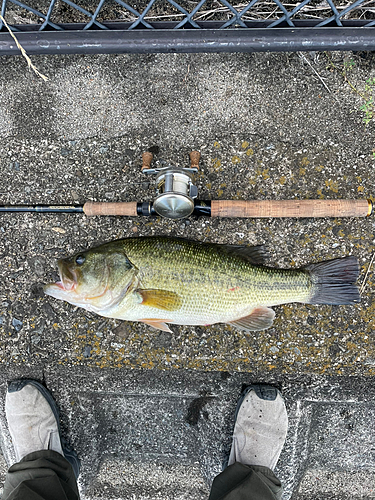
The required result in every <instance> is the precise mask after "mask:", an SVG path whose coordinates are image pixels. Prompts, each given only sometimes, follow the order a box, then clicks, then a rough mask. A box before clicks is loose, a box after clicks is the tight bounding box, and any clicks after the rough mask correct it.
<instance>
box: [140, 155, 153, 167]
mask: <svg viewBox="0 0 375 500" xmlns="http://www.w3.org/2000/svg"><path fill="white" fill-rule="evenodd" d="M153 158H154V155H153V154H152V153H151V152H150V151H146V152H145V153H142V162H143V163H142V168H141V171H142V170H144V169H145V168H151V162H152V159H153Z"/></svg>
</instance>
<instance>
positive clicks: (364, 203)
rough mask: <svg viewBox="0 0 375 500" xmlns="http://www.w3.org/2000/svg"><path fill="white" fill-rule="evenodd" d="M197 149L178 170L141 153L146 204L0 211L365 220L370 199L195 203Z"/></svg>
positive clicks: (19, 207) (6, 209)
mask: <svg viewBox="0 0 375 500" xmlns="http://www.w3.org/2000/svg"><path fill="white" fill-rule="evenodd" d="M200 157H201V154H200V152H199V151H192V152H191V153H190V167H188V168H177V167H175V166H173V165H170V164H167V163H166V162H164V161H160V162H159V166H157V167H151V162H152V160H153V154H152V153H151V152H149V151H147V152H145V153H143V155H142V160H143V164H142V172H143V173H144V174H147V175H156V186H157V191H158V196H157V197H156V198H155V200H154V201H145V202H137V201H130V202H93V201H88V202H86V203H85V204H84V205H4V206H0V212H34V213H35V212H36V213H84V214H85V215H87V216H95V215H116V216H127V217H136V216H158V215H159V216H162V217H166V218H169V219H182V218H186V217H189V216H190V215H195V216H205V217H235V218H285V217H296V218H301V217H304V218H305V217H313V218H316V217H368V216H370V215H372V213H373V202H372V201H371V200H366V199H365V200H321V199H318V200H247V201H245V200H198V199H197V196H198V189H197V187H196V186H195V185H194V174H195V173H197V172H198V171H199V160H200Z"/></svg>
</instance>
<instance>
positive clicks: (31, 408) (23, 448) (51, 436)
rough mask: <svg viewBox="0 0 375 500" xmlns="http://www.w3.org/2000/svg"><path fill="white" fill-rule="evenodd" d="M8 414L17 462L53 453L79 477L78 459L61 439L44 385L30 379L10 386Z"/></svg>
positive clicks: (55, 414)
mask: <svg viewBox="0 0 375 500" xmlns="http://www.w3.org/2000/svg"><path fill="white" fill-rule="evenodd" d="M5 413H6V417H7V421H8V427H9V432H10V435H11V437H12V444H13V448H14V451H15V455H16V460H17V462H19V461H20V460H21V459H22V458H24V457H25V456H26V455H28V454H29V453H33V452H35V451H41V450H53V451H56V452H57V453H60V455H63V456H64V457H65V458H66V459H67V460H68V462H69V463H70V464H71V465H72V467H73V470H74V474H75V476H76V477H78V474H79V468H80V462H79V459H78V457H77V454H76V453H75V451H74V450H71V449H70V448H69V447H68V446H67V445H66V443H65V441H64V440H62V439H61V436H60V419H59V410H58V408H57V405H56V403H55V401H54V399H53V398H52V396H51V394H50V393H49V391H48V390H47V389H46V388H45V387H44V386H43V385H42V384H40V383H39V382H37V381H36V380H29V379H19V380H12V381H11V382H9V384H8V392H7V395H6V399H5Z"/></svg>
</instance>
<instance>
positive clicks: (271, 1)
mask: <svg viewBox="0 0 375 500" xmlns="http://www.w3.org/2000/svg"><path fill="white" fill-rule="evenodd" d="M239 2H240V0H234V2H232V3H230V2H229V1H228V0H200V1H198V2H197V1H191V0H179V2H178V3H177V2H176V1H174V0H151V1H150V2H148V3H147V1H142V0H137V1H136V5H133V4H132V5H129V4H128V3H126V2H125V1H123V0H99V2H98V3H97V4H96V5H93V3H92V2H91V1H90V0H80V1H79V2H73V1H71V0H51V2H49V1H48V0H28V2H27V3H24V2H21V1H19V0H2V6H1V15H2V16H3V17H4V19H5V20H6V22H7V23H8V25H9V26H10V27H11V29H12V31H14V32H19V33H20V34H24V33H29V34H31V33H33V34H34V37H32V36H31V35H30V36H29V37H25V38H24V40H25V43H26V44H27V43H29V44H30V46H29V47H28V49H29V50H31V51H32V52H34V53H37V52H39V53H43V51H44V53H46V51H47V53H51V51H52V52H53V49H50V44H51V40H52V38H51V36H47V35H45V37H44V38H43V37H41V36H40V35H39V37H37V36H36V34H35V33H36V32H45V33H47V32H54V33H58V32H71V37H72V39H71V42H72V43H71V44H69V43H68V45H67V47H72V45H78V44H79V43H80V42H79V40H81V42H82V37H81V38H79V40H78V38H77V40H78V41H77V40H76V38H75V37H76V35H73V34H72V32H78V31H79V32H81V33H82V32H86V33H87V34H88V33H90V35H87V36H88V37H89V38H87V40H89V41H90V42H92V41H93V40H94V41H97V42H98V43H94V45H95V44H96V45H97V50H89V52H90V51H91V52H93V51H94V52H95V51H96V52H163V51H164V52H173V51H174V52H203V51H208V52H212V51H251V50H301V49H304V50H319V48H322V49H323V50H351V49H353V48H356V49H357V50H361V49H362V50H363V49H366V50H374V49H375V45H374V44H375V42H373V40H374V39H375V37H374V32H373V31H372V29H370V28H372V27H374V26H375V0H370V1H369V0H356V1H355V2H352V3H348V2H346V1H345V0H340V1H338V2H337V1H336V2H334V1H333V0H303V1H302V2H300V3H299V2H293V1H290V0H285V1H284V2H282V1H280V0H251V1H250V2H249V3H246V2H245V3H239ZM296 28H297V30H296ZM323 28H324V30H322V29H323ZM334 28H336V29H337V30H338V29H342V31H341V32H340V33H339V32H336V33H335V32H333V31H332V29H334ZM363 28H366V30H363ZM275 29H276V30H277V29H282V30H283V36H284V37H286V39H285V40H283V36H280V35H279V34H278V35H277V36H276V35H275V34H274V35H268V33H270V31H267V30H271V31H272V30H275ZM302 29H303V34H302V33H301V32H300V30H302ZM358 29H362V31H360V32H358V31H356V30H358ZM171 30H173V31H177V30H179V31H184V32H187V31H189V32H190V35H188V34H187V33H185V34H184V35H178V36H176V35H171V34H170V32H171ZM198 30H199V31H206V32H207V33H208V32H209V34H210V36H211V38H210V36H209V37H208V38H207V37H206V38H205V39H203V38H204V37H202V35H198ZM218 30H227V31H232V34H231V35H229V34H228V35H227V36H224V35H223V34H218V33H217V32H218ZM234 30H235V33H236V35H234ZM241 30H242V32H241V33H240V31H241ZM251 30H252V35H251V36H250V31H251ZM254 30H256V31H254ZM288 30H289V32H288ZM92 31H95V32H96V33H97V36H96V38H95V37H94V36H93V35H92V33H91V32H92ZM129 31H131V32H133V33H137V32H139V31H142V33H144V35H143V37H142V36H140V34H139V33H137V35H134V36H133V37H130V36H129V34H124V32H129ZM150 31H152V32H153V35H152V37H151V36H150V35H146V34H145V33H146V32H150ZM162 31H164V32H168V33H169V35H168V36H167V35H165V34H164V35H160V36H159V35H158V33H161V32H162ZM191 31H192V32H193V33H195V35H192V33H191ZM100 32H116V33H117V35H119V36H118V41H117V42H115V41H114V37H113V36H109V34H108V33H107V35H103V34H102V35H100V34H99V33H100ZM274 33H276V31H274ZM358 33H360V35H358ZM120 34H121V35H120ZM6 35H7V31H6V28H5V26H4V25H3V23H2V22H1V20H0V54H6V53H14V52H11V51H10V50H11V49H10V45H9V44H10V41H9V38H6ZM260 35H261V38H262V40H260V39H259V36H260ZM327 36H328V39H327ZM346 36H348V39H347V40H344V39H343V37H344V38H345V37H346ZM8 37H9V34H8ZM257 37H258V38H257ZM306 37H307V38H306ZM319 37H321V38H320V39H319ZM325 37H326V38H325ZM353 37H354V38H353ZM269 39H270V40H272V39H274V41H273V42H272V43H271V45H270V44H269V43H268V40H269ZM6 40H8V41H9V44H8V46H6V45H7V44H6ZM36 40H37V42H36ZM43 40H47V41H48V43H47V44H48V47H47V48H46V47H44V48H43ZM61 40H62V41H63V44H64V41H66V40H67V39H66V37H65V38H64V37H60V38H59V37H58V36H57V38H56V36H55V41H56V44H55V45H56V47H60V49H58V48H56V50H55V52H56V53H58V52H59V51H60V53H67V52H83V50H81V51H80V50H78V49H77V48H76V49H75V50H71V49H69V48H67V47H65V48H61V43H60V41H61ZM98 40H99V41H98ZM120 40H121V41H120ZM257 40H258V42H257ZM259 40H260V41H259ZM337 40H339V41H340V43H339V45H337V43H336V42H337ZM236 41H237V42H236ZM116 43H117V45H118V50H116ZM216 43H219V45H215V44H216ZM220 43H221V49H220ZM257 43H258V49H257V47H256V46H257ZM33 44H34V45H35V46H34V45H33ZM210 44H211V47H210ZM212 44H214V45H215V47H212ZM36 45H38V46H39V49H38V47H37V46H36ZM45 45H46V44H45ZM88 45H91V46H92V45H93V44H92V43H90V44H88V43H86V46H88ZM135 45H136V46H137V48H136V47H135ZM142 45H143V48H142ZM104 46H105V47H104ZM224 46H225V47H224ZM278 46H279V47H278ZM282 46H284V48H282ZM153 47H154V49H153ZM163 47H164V48H163ZM86 48H87V47H86ZM204 48H205V49H206V50H203V49H204ZM47 49H48V50H47ZM12 50H15V48H14V47H12Z"/></svg>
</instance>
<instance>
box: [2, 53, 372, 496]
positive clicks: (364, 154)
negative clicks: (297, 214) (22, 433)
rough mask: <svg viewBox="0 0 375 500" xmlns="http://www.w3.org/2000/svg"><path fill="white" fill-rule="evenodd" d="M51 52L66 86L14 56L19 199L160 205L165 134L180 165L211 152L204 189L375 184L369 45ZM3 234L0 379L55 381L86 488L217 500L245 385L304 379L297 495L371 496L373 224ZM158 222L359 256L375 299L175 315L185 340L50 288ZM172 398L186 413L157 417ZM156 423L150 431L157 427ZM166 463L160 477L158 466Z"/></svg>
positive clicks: (44, 63) (203, 233)
mask: <svg viewBox="0 0 375 500" xmlns="http://www.w3.org/2000/svg"><path fill="white" fill-rule="evenodd" d="M306 61H308V63H307V62H306ZM33 62H34V64H35V65H36V66H37V67H38V69H39V70H40V71H41V72H42V73H44V74H46V75H47V76H48V77H49V81H48V82H46V83H45V82H43V81H42V80H39V79H38V78H37V77H36V76H34V75H33V74H31V73H29V72H28V71H27V69H26V67H25V63H24V61H23V60H22V59H21V58H17V57H3V58H2V59H1V60H0V65H1V69H2V71H1V74H0V136H1V139H2V141H1V143H0V181H1V194H0V197H1V202H2V203H4V204H24V203H32V204H36V203H44V204H82V203H84V202H85V201H87V200H94V201H95V200H96V201H120V200H121V201H135V200H137V201H145V200H149V199H152V198H153V197H154V196H155V189H154V185H153V183H152V179H150V178H148V177H145V176H144V175H143V174H142V173H141V172H140V166H141V154H142V152H143V151H145V150H147V149H148V148H150V147H151V146H154V147H155V146H157V148H158V149H159V154H158V158H163V159H165V160H167V161H170V162H174V163H176V164H178V165H180V166H185V165H186V164H187V163H188V154H189V152H190V151H191V150H193V149H198V150H200V151H201V153H202V162H201V171H200V173H199V175H198V177H197V185H198V189H199V197H200V198H201V199H290V198H292V199H293V198H298V199H304V198H311V199H314V198H327V199H335V198H350V199H355V198H372V197H373V196H374V194H373V191H374V189H373V185H374V161H375V160H374V154H373V149H374V140H373V138H374V124H373V121H372V120H370V122H369V123H368V124H367V125H365V123H364V118H366V114H365V113H366V111H365V110H363V109H361V106H363V105H364V104H366V103H367V104H366V105H367V108H368V109H370V108H371V105H370V104H369V100H370V97H371V95H372V89H373V86H372V84H370V83H366V81H368V80H369V79H370V78H374V76H375V69H374V64H373V56H372V55H371V54H367V53H362V54H361V53H360V54H351V53H345V54H343V53H333V54H330V55H327V54H323V53H315V54H304V55H303V57H302V56H301V57H300V55H298V54H239V55H236V54H230V55H210V56H208V55H150V56H126V55H122V56H65V57H61V56H51V57H43V56H39V57H34V58H33ZM309 63H310V64H309ZM311 66H312V67H313V68H314V69H315V70H316V71H317V72H318V74H319V76H320V77H321V78H322V79H324V82H325V84H326V86H327V87H328V89H329V90H327V88H325V87H324V86H323V84H322V81H321V80H320V79H319V78H318V77H317V75H316V73H315V72H314V71H313V70H312V67H311ZM348 82H349V83H350V84H349V83H348ZM353 87H354V89H356V90H353ZM369 106H370V108H369ZM370 110H371V109H370ZM0 231H1V233H0V236H1V239H0V260H1V264H2V266H1V271H0V272H1V284H2V286H1V289H0V335H1V344H0V361H1V380H2V387H3V388H5V382H6V380H9V379H10V378H13V377H14V376H15V375H17V376H19V375H22V376H33V377H36V378H38V379H43V376H44V379H45V381H46V384H47V385H48V386H49V387H50V388H51V389H52V390H53V391H54V395H55V397H56V399H57V400H58V401H59V402H60V403H61V404H62V407H63V410H64V411H65V413H66V414H67V416H66V419H67V420H66V431H67V432H68V427H69V428H70V433H71V435H72V439H73V440H75V443H74V444H75V445H77V446H76V447H77V449H78V451H79V452H80V453H81V457H82V458H83V463H84V464H86V465H84V469H83V474H82V482H81V484H82V492H83V495H86V497H87V498H100V497H101V495H106V496H107V498H120V497H124V498H128V497H131V496H130V495H134V497H135V498H159V497H160V498H171V499H172V498H188V497H189V498H197V499H200V498H205V497H206V496H207V492H208V491H209V489H208V488H209V486H208V485H209V484H210V481H211V480H212V477H213V476H214V475H215V474H216V473H218V471H219V470H220V467H221V462H222V459H223V454H224V451H223V450H225V449H226V448H228V446H229V444H228V443H229V442H230V432H231V416H232V415H233V412H234V406H235V401H236V398H237V397H238V394H239V393H240V389H241V386H242V384H243V383H248V382H249V381H253V382H254V381H263V382H273V383H276V384H280V385H282V386H283V389H285V391H286V396H285V397H286V401H287V404H288V409H289V411H290V421H291V432H290V434H289V437H288V439H289V441H288V445H287V447H286V449H285V452H284V455H283V457H284V458H282V460H281V462H280V465H279V466H278V473H279V475H280V477H281V478H282V480H283V482H284V484H285V487H286V489H285V494H284V498H285V499H286V498H298V499H302V498H304V499H305V498H306V499H307V498H340V499H341V498H343V499H346V498H372V496H373V493H372V490H371V484H372V483H373V481H372V479H373V470H374V466H375V460H374V458H373V457H372V454H371V453H372V452H371V450H372V444H371V435H372V434H373V433H372V432H371V425H372V420H371V416H372V414H373V407H372V402H373V393H372V377H373V375H374V366H375V349H374V343H373V338H372V334H373V330H374V314H373V312H374V305H373V290H372V285H373V281H372V280H373V267H372V266H371V265H370V263H371V258H372V255H373V252H374V241H375V236H374V234H375V233H374V222H373V219H372V218H367V219H354V218H352V219H343V218H336V219H300V220H297V219H285V220H276V219H274V220H271V219H264V220H260V219H257V220H246V219H209V218H199V219H196V218H194V217H193V218H190V219H188V220H184V221H171V220H165V219H160V218H156V219H148V218H140V217H139V218H128V217H126V218H120V217H118V218H116V217H107V218H99V217H94V218H88V217H85V216H84V215H41V214H2V215H0ZM159 234H163V235H172V236H182V237H186V238H191V239H197V240H203V241H211V242H217V243H230V244H260V243H262V244H265V245H266V246H267V248H268V250H269V252H270V259H269V264H270V265H272V266H275V267H300V266H303V265H306V264H309V263H311V262H318V261H322V260H327V259H331V258H335V257H343V256H346V255H356V256H357V257H358V258H359V262H360V266H361V274H360V278H359V286H360V288H361V295H362V301H361V303H360V304H356V305H354V306H313V305H303V304H288V305H284V306H278V307H275V311H276V319H275V322H274V325H273V326H272V328H270V329H269V330H267V331H264V332H255V333H253V334H251V335H247V334H245V333H244V332H240V331H237V330H235V329H233V328H231V327H228V326H225V325H215V326H212V327H179V326H173V327H172V329H173V334H170V333H166V332H157V331H155V330H152V329H151V328H149V327H147V326H145V325H141V324H138V323H127V322H120V321H118V320H112V319H106V318H102V317H99V316H96V315H94V314H92V313H88V312H86V311H84V310H82V309H77V308H74V307H72V306H71V305H69V304H65V303H62V302H58V301H56V300H54V299H52V298H50V297H46V296H44V294H43V291H42V286H43V284H45V283H48V282H49V281H51V280H54V279H55V278H56V276H57V273H56V270H57V267H56V259H58V258H60V257H62V256H66V255H70V254H72V253H74V252H77V251H79V250H81V249H86V248H88V247H90V246H93V245H95V244H97V243H101V242H105V241H109V240H112V239H116V238H121V237H127V236H138V235H139V236H148V235H159ZM225 374H227V375H225ZM101 377H102V379H103V380H101V379H100V378H101ZM200 377H201V378H200ZM169 378H170V379H171V381H173V384H172V382H171V384H168V383H167V382H166V381H167V380H168V379H169ZM190 381H191V382H190ZM96 384H98V387H100V390H99V389H95V387H96ZM158 384H159V385H158ZM215 384H216V385H215ZM172 385H173V386H175V387H177V389H174V388H173V387H172ZM130 386H131V389H129V387H130ZM201 387H204V388H205V390H207V392H206V393H202V392H201ZM206 387H207V389H206ZM330 388H332V391H333V396H332V394H331V395H330V394H329V389H330ZM174 391H177V396H175V392H174ZM215 391H219V392H215ZM327 391H328V392H327ZM78 392H79V393H80V399H81V401H83V403H79V401H78V403H77V394H78ZM212 394H213V395H214V396H215V394H216V396H215V397H214V398H212V399H209V400H208V401H207V402H206V404H205V405H204V407H203V408H204V411H205V412H207V419H206V418H205V417H204V416H202V415H203V411H201V412H200V414H199V416H198V419H197V416H196V415H194V414H190V420H189V419H188V421H187V420H186V416H187V415H188V409H189V405H191V404H192V402H193V401H195V400H196V399H197V398H204V397H207V396H210V395H212ZM327 394H328V395H327ZM72 402H74V404H73V405H72V404H71V403H72ZM203 402H204V401H202V400H200V404H201V403H202V404H203ZM216 403H217V405H216ZM198 407H199V405H198ZM113 408H115V409H114V410H113V411H112V409H113ZM167 411H170V414H169V418H168V419H167V420H168V421H167V422H165V423H163V425H160V426H157V425H156V424H155V423H156V422H159V421H160V420H162V416H163V414H164V413H165V412H167ZM113 412H114V413H113ZM231 412H232V413H231ZM132 415H136V416H137V418H134V419H133V420H132V418H131V417H132ZM121 416H123V417H124V418H125V420H123V419H122V418H121ZM146 418H149V419H151V422H152V424H151V425H150V426H149V427H147V426H144V425H143V424H141V423H140V422H143V420H142V419H146ZM86 421H88V422H89V424H88V425H89V428H90V429H93V433H94V436H95V438H93V440H92V442H91V441H90V439H89V438H88V433H87V432H86V431H85V428H84V427H83V426H84V422H86ZM105 422H108V425H107V426H106V425H105ZM126 422H127V423H128V424H126ZM3 424H4V421H3ZM3 427H4V425H3ZM111 429H112V430H111ZM147 429H151V431H152V432H153V433H151V434H150V436H151V437H150V436H148V437H147V435H146V434H147V433H146V430H147ZM110 430H111V432H110ZM151 431H150V432H151ZM4 432H5V430H4ZM119 434H120V435H124V436H125V439H124V441H121V442H120V441H119V440H118V439H116V436H117V435H119ZM163 435H165V437H164V438H163V437H162V436H163ZM174 443H177V444H174ZM336 443H338V444H336ZM139 445H142V446H141V447H139ZM225 447H226V448H225ZM111 450H112V451H113V450H114V451H113V453H112V452H111ZM145 450H146V451H145ZM333 450H336V452H334V451H333ZM173 456H175V457H177V460H174V459H173ZM148 463H152V464H153V465H152V466H150V467H148V466H147V465H146V464H148ZM85 467H86V468H85ZM150 468H152V474H153V483H152V484H153V486H150V484H149V483H148V482H147V481H146V480H145V477H146V476H147V473H149V472H150ZM93 471H95V474H94V473H93ZM119 471H125V472H124V473H121V474H120V473H119ZM126 478H128V479H126ZM176 478H177V479H176ZM104 483H105V484H104ZM105 486H106V488H105ZM160 488H161V490H160V491H161V493H160V492H159V489H160ZM163 488H164V489H163ZM187 488H193V489H192V490H188V489H187ZM186 491H189V492H190V493H189V494H187V493H186ZM103 492H105V493H103ZM158 495H159V496H158ZM167 495H169V496H167ZM184 495H185V496H184ZM189 495H190V496H189ZM355 495H357V496H355Z"/></svg>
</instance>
